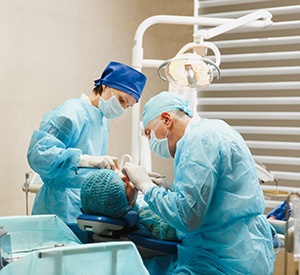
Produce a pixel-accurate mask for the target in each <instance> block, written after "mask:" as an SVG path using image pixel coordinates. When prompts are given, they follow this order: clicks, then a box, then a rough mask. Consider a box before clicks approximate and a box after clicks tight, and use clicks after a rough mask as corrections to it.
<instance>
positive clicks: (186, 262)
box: [122, 92, 275, 275]
mask: <svg viewBox="0 0 300 275" xmlns="http://www.w3.org/2000/svg"><path fill="white" fill-rule="evenodd" d="M143 124H144V128H145V134H146V136H147V137H148V138H149V145H150V149H151V150H152V151H153V152H154V153H156V154H157V155H159V156H161V157H164V158H171V157H173V158H174V182H173V185H172V187H171V190H166V189H165V188H163V187H158V186H156V185H155V184H153V182H152V181H151V179H150V178H149V176H148V174H147V172H146V171H145V169H144V168H143V167H142V166H139V165H135V164H132V163H126V164H125V166H124V168H123V170H122V171H123V173H126V174H127V176H128V177H129V178H130V180H131V182H132V183H133V184H134V185H135V187H136V188H137V189H139V190H141V191H142V192H143V194H144V200H145V201H146V202H147V203H148V204H149V206H150V208H151V209H152V210H153V211H154V212H155V213H156V214H157V215H159V216H160V217H161V218H162V219H163V220H165V221H166V222H168V223H169V225H170V226H172V227H174V228H175V229H176V232H177V237H178V238H179V239H180V240H181V244H179V245H178V254H177V255H172V256H169V255H168V256H162V257H156V258H154V259H151V260H146V261H145V265H146V267H147V268H148V270H149V272H150V274H172V275H173V274H205V275H206V274H214V275H216V274H230V275H234V274H243V275H244V274H252V275H255V274H273V267H274V263H273V261H274V259H275V258H274V250H273V241H272V233H271V229H270V225H269V223H268V221H267V219H266V218H265V216H264V215H263V213H264V209H265V204H264V197H263V193H262V191H261V188H260V185H259V181H258V176H257V172H256V169H255V166H254V162H253V157H252V155H251V153H250V151H249V149H248V147H247V145H246V143H245V141H244V140H243V138H242V137H241V135H240V134H239V133H238V132H237V131H236V130H234V129H233V128H231V127H230V126H229V125H228V124H226V123H225V122H224V121H222V120H215V119H205V118H200V117H199V116H198V115H197V114H194V115H192V112H191V110H190V108H189V107H188V101H186V100H184V99H183V98H182V97H181V96H180V95H179V94H177V93H174V92H162V93H160V94H158V95H156V96H154V97H153V98H151V99H150V100H149V101H148V102H147V103H146V105H145V108H144V112H143Z"/></svg>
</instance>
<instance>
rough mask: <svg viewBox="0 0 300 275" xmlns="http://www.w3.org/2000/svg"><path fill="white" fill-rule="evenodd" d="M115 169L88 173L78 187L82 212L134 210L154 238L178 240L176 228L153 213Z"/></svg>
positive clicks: (115, 213) (106, 213)
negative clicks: (79, 188) (79, 187)
mask: <svg viewBox="0 0 300 275" xmlns="http://www.w3.org/2000/svg"><path fill="white" fill-rule="evenodd" d="M117 173H118V174H117ZM117 173H116V172H114V171H112V170H108V169H100V170H98V171H97V172H92V173H90V174H89V175H88V177H87V178H86V179H85V180H84V182H83V184H82V187H81V204H82V212H83V213H85V214H91V215H104V216H108V217H113V218H121V217H122V216H124V215H125V214H126V213H128V211H130V210H134V211H136V212H137V213H138V214H139V217H140V220H139V223H140V224H142V225H143V226H144V227H145V228H146V229H147V230H148V231H149V232H150V234H151V236H152V237H153V238H156V239H160V240H168V241H177V240H178V239H177V237H176V231H175V229H174V228H172V227H170V226H169V225H168V224H167V223H166V222H164V221H163V220H162V219H161V218H160V217H159V216H157V215H156V214H154V213H153V212H152V210H151V209H150V208H149V206H148V204H147V203H146V202H145V201H144V199H143V198H142V197H140V196H139V197H138V191H137V190H136V189H135V187H134V185H133V184H132V183H131V182H130V181H129V180H128V178H127V177H124V176H123V175H122V174H121V173H120V172H117Z"/></svg>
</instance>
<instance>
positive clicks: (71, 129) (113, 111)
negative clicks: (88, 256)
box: [27, 62, 146, 234]
mask: <svg viewBox="0 0 300 275" xmlns="http://www.w3.org/2000/svg"><path fill="white" fill-rule="evenodd" d="M145 84H146V76H145V75H144V74H142V73H140V72H139V71H137V70H135V69H134V68H131V67H129V66H127V65H125V64H122V63H119V62H110V63H109V64H108V65H107V67H106V68H105V69H104V71H103V73H102V75H101V77H100V78H99V79H97V80H95V81H94V85H95V87H94V89H93V92H92V94H91V95H90V96H87V95H85V94H82V95H81V97H80V98H75V99H70V100H68V101H66V102H64V103H63V104H61V105H60V106H58V107H56V108H55V109H53V110H51V111H49V112H47V113H46V114H45V115H44V118H43V120H42V122H41V124H40V128H39V130H35V131H34V132H33V135H32V137H31V141H30V144H29V148H28V152H27V158H28V162H29V165H30V167H31V168H32V169H33V170H34V171H35V172H36V173H38V174H39V175H40V177H41V179H42V180H43V183H44V184H43V185H42V187H41V188H40V190H39V191H38V193H37V195H36V198H35V201H34V205H33V209H32V214H56V215H57V216H58V217H59V218H61V219H62V220H63V221H64V222H65V223H66V224H67V225H68V226H69V227H70V228H71V229H72V230H73V231H74V232H75V233H76V234H80V230H79V229H78V226H77V221H76V218H77V216H78V215H79V214H80V207H81V201H80V189H81V185H82V182H83V180H84V178H85V177H86V175H87V173H89V172H90V169H78V170H77V168H78V167H98V168H108V169H112V170H115V169H116V168H118V163H117V158H115V157H113V156H109V155H107V150H108V119H114V118H116V117H119V116H121V115H122V114H123V113H125V111H126V110H127V109H128V108H129V107H131V106H133V105H134V104H135V103H136V102H138V100H139V98H140V96H141V94H142V91H143V89H144V86H145ZM76 171H77V173H75V172H76Z"/></svg>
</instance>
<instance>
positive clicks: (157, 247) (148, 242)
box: [77, 214, 179, 259]
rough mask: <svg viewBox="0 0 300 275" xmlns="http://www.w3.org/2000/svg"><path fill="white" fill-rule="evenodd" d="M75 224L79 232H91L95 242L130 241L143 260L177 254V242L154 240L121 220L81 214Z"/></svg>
mask: <svg viewBox="0 0 300 275" xmlns="http://www.w3.org/2000/svg"><path fill="white" fill-rule="evenodd" d="M129 219H130V217H129ZM77 222H78V226H79V228H80V229H81V230H83V231H89V232H93V234H94V235H93V239H94V241H95V242H107V241H108V242H111V241H120V240H122V241H128V240H129V241H132V242H133V243H134V244H135V245H136V246H137V248H138V250H139V253H140V254H141V257H142V258H144V259H148V258H152V257H154V256H162V255H167V254H176V253H177V245H178V243H179V242H177V241H166V240H158V239H154V238H152V237H151V236H150V233H149V232H148V231H147V230H146V229H145V228H143V230H140V229H138V228H135V227H133V228H132V227H131V228H130V227H128V224H127V222H126V220H124V219H122V218H119V219H116V218H111V217H107V216H102V215H87V214H81V215H79V216H78V218H77Z"/></svg>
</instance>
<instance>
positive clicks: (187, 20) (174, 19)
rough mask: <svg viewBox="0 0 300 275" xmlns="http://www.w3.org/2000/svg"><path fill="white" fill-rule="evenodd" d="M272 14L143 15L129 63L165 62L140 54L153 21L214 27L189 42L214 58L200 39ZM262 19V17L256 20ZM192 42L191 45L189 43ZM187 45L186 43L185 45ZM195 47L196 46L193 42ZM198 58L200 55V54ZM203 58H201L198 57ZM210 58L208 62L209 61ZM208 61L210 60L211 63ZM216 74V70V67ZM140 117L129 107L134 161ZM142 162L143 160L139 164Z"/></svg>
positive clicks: (137, 109) (138, 65)
mask: <svg viewBox="0 0 300 275" xmlns="http://www.w3.org/2000/svg"><path fill="white" fill-rule="evenodd" d="M271 18H272V14H271V13H269V12H268V11H266V10H259V11H255V12H252V13H250V14H248V15H245V16H242V17H241V18H238V19H228V18H217V19H216V18H209V17H200V16H194V17H188V16H167V15H161V16H152V17H150V18H147V19H146V20H144V21H143V22H142V23H141V24H140V25H139V27H138V28H137V30H136V33H135V38H134V47H133V49H132V65H133V67H134V68H136V69H137V70H141V69H142V68H143V67H159V66H161V65H162V64H164V63H165V61H163V60H155V59H144V57H143V47H142V39H143V35H144V32H145V31H146V29H147V28H148V27H150V26H151V25H154V24H158V23H162V24H179V25H180V24H183V25H195V24H198V25H209V26H215V27H214V28H212V29H210V30H205V31H204V30H203V31H201V32H199V33H195V34H194V36H195V37H196V39H195V41H194V42H193V43H195V44H196V43H198V46H199V48H202V49H203V48H205V47H206V46H209V47H210V48H212V49H213V51H214V53H215V55H216V57H217V59H218V58H219V57H220V56H219V54H218V50H217V48H216V47H215V46H214V45H213V44H205V43H208V42H205V41H204V39H210V38H213V37H215V36H217V35H220V34H222V33H224V32H227V31H230V30H232V29H235V28H238V27H240V26H244V25H246V26H250V27H253V26H254V27H258V28H260V27H261V28H262V27H266V26H269V25H270V24H272V21H271ZM258 19H262V20H258ZM201 43H203V46H204V47H202V46H201ZM193 45H194V44H193ZM189 46H190V45H189V44H188V47H189ZM194 46H196V45H194ZM182 49H183V52H185V50H186V48H185V47H183V48H182ZM200 58H201V57H200ZM202 58H203V57H202ZM211 62H213V61H210V63H211ZM219 62H220V58H219V59H218V60H216V63H217V64H216V66H213V67H214V68H217V67H218V66H219V64H218V63H219ZM207 63H208V62H207ZM211 64H212V63H211ZM188 68H190V67H187V69H186V70H185V71H188V77H189V78H190V79H191V80H190V81H192V82H193V81H195V79H194V77H193V76H192V75H191V71H190V70H189V69H188ZM217 71H218V74H219V70H218V69H217ZM139 117H140V106H139V104H136V105H135V106H134V108H133V114H132V142H131V144H132V146H131V148H132V149H131V150H132V153H131V155H132V158H133V162H134V163H139V160H140V154H139V150H140V148H139V146H136V144H140V138H139V127H140V122H139ZM141 164H144V163H141ZM145 164H147V167H146V170H147V171H151V170H152V169H151V163H150V162H146V163H145Z"/></svg>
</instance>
